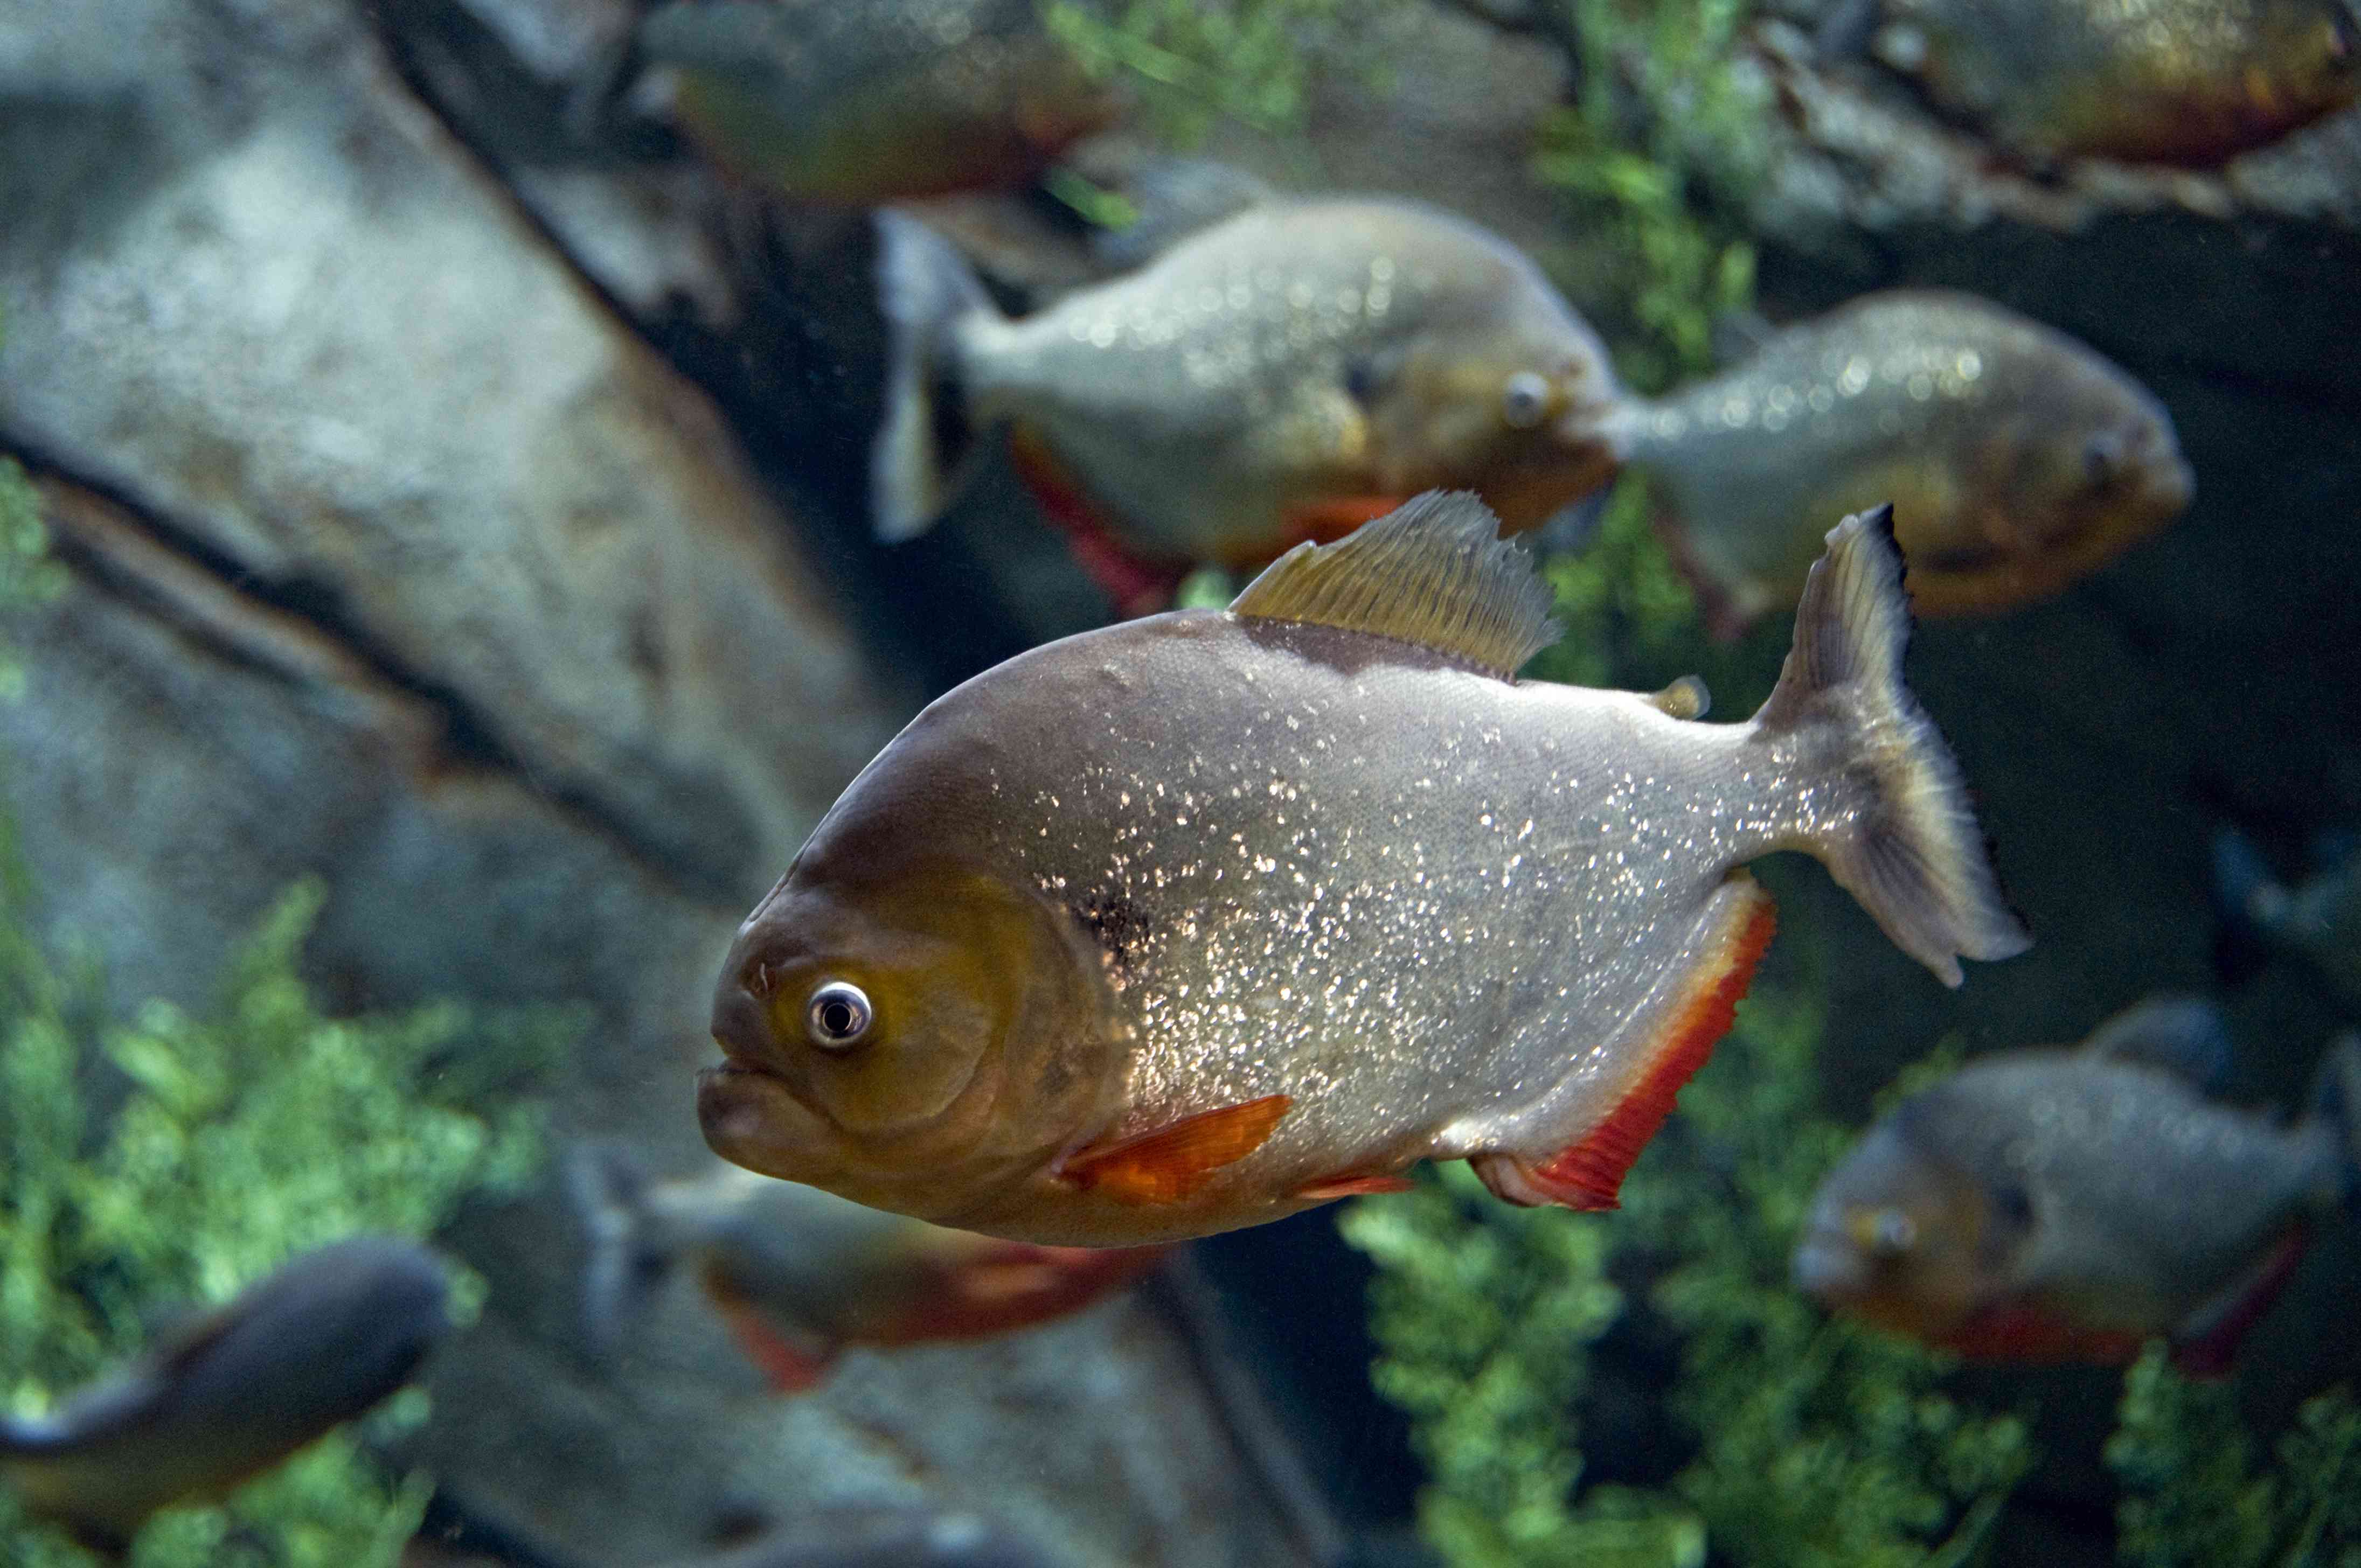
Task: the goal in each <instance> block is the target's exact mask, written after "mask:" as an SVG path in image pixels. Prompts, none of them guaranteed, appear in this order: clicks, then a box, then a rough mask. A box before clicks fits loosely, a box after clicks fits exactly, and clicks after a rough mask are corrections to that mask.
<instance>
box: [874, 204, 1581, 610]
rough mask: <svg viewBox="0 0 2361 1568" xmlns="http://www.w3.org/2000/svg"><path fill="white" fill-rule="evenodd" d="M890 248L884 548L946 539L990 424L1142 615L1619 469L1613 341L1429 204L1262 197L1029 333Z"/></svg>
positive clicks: (1523, 517) (1566, 496) (906, 252)
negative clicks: (1293, 554) (1437, 503)
mask: <svg viewBox="0 0 2361 1568" xmlns="http://www.w3.org/2000/svg"><path fill="white" fill-rule="evenodd" d="M878 236H879V244H880V253H879V259H878V272H879V280H880V292H881V298H882V300H883V302H884V313H885V318H886V323H887V326H888V329H889V334H890V339H891V341H890V345H889V357H888V367H887V386H886V406H885V418H884V425H883V427H882V429H881V432H880V433H879V436H878V440H877V444H876V447H875V450H874V453H873V458H872V467H871V495H872V499H873V510H874V512H875V517H876V527H877V532H878V535H879V536H880V537H881V538H884V539H886V540H902V539H907V538H910V537H912V536H914V535H916V534H917V533H919V532H922V531H924V530H925V529H926V528H927V527H928V525H929V524H931V523H932V522H933V521H934V520H935V518H936V517H937V516H938V515H939V513H940V512H941V511H942V510H943V509H944V508H945V507H946V506H947V505H949V504H950V500H951V499H952V498H953V496H954V495H955V493H956V491H957V489H958V488H959V478H960V477H961V474H962V472H963V470H964V468H965V464H964V463H963V461H962V459H963V458H964V456H965V455H967V454H969V453H970V452H972V451H973V450H974V449H975V441H974V437H975V436H976V435H977V434H978V433H981V432H983V431H985V430H986V429H988V428H990V427H994V426H996V425H1002V424H1005V425H1006V426H1008V428H1009V430H1010V433H1011V451H1012V454H1013V455H1015V456H1016V462H1017V466H1018V468H1019V470H1020V472H1022V473H1023V474H1024V475H1025V477H1026V478H1027V482H1028V483H1029V484H1030V485H1031V487H1032V488H1033V489H1034V491H1035V493H1036V494H1037V495H1038V497H1039V498H1040V499H1041V500H1042V502H1043V505H1044V510H1046V511H1048V512H1049V515H1050V517H1051V519H1052V521H1057V522H1059V523H1060V524H1062V525H1063V526H1065V527H1066V528H1068V529H1069V531H1070V532H1072V533H1073V534H1074V536H1075V543H1076V553H1077V554H1078V555H1079V556H1081V557H1082V560H1083V564H1084V565H1086V566H1088V567H1089V568H1090V569H1091V570H1092V572H1093V576H1096V577H1098V579H1099V580H1100V582H1101V583H1102V585H1103V586H1104V587H1107V588H1108V589H1109V590H1110V592H1112V593H1113V594H1114V596H1115V599H1116V602H1117V603H1118V604H1120V605H1123V606H1124V607H1125V608H1126V609H1132V608H1136V607H1137V606H1139V605H1142V604H1149V603H1161V602H1169V596H1170V587H1171V585H1172V584H1174V583H1176V582H1178V580H1179V578H1180V576H1181V575H1182V574H1183V573H1184V572H1185V571H1186V570H1187V569H1188V568H1189V567H1190V566H1192V565H1224V566H1233V567H1241V566H1258V565H1263V564H1264V563H1266V562H1268V561H1269V560H1270V559H1271V558H1272V557H1274V556H1276V555H1278V554H1279V553H1280V552H1281V551H1284V550H1286V549H1287V548H1289V547H1290V546H1291V545H1293V544H1296V543H1301V542H1303V541H1307V540H1312V541H1318V540H1328V539H1334V538H1336V537H1338V536H1340V535H1342V534H1344V533H1347V532H1351V531H1352V530H1353V529H1354V528H1356V527H1357V526H1359V525H1360V524H1361V523H1363V522H1366V521H1368V520H1369V519H1371V518H1373V517H1377V516H1379V515H1381V514H1382V513H1384V512H1387V511H1389V510H1392V509H1393V508H1394V507H1396V506H1398V505H1400V503H1401V502H1402V501H1404V500H1406V499H1409V498H1410V497H1411V495H1413V494H1415V493H1417V492H1419V491H1422V490H1425V489H1428V488H1433V487H1437V486H1456V487H1462V488H1473V489H1476V490H1478V491H1480V492H1481V493H1482V494H1483V496H1484V498H1485V499H1486V500H1488V502H1489V503H1490V504H1491V505H1492V506H1493V508H1494V509H1495V510H1498V511H1499V513H1500V514H1501V516H1502V517H1504V518H1505V519H1506V520H1507V521H1508V523H1509V525H1510V527H1512V528H1527V527H1531V526H1533V525H1535V524H1538V523H1540V522H1542V521H1544V520H1545V519H1547V518H1548V517H1549V516H1550V515H1551V514H1552V513H1553V512H1554V511H1556V510H1558V509H1559V508H1560V507H1562V506H1564V505H1565V504H1566V503H1567V502H1569V501H1572V500H1575V499H1578V498H1580V497H1582V496H1584V495H1587V493H1589V492H1590V491H1592V490H1594V489H1596V488H1598V487H1599V486H1600V485H1601V484H1603V483H1604V482H1605V481H1606V479H1607V478H1608V477H1609V475H1610V474H1611V472H1612V467H1613V454H1612V452H1611V451H1610V449H1609V444H1608V443H1607V441H1606V439H1605V437H1604V433H1603V431H1602V429H1601V426H1602V422H1603V421H1604V417H1605V415H1606V414H1607V412H1608V411H1609V409H1610V408H1612V407H1613V406H1614V405H1615V403H1616V402H1617V401H1618V400H1619V398H1620V392H1619V390H1618V388H1617V385H1616V381H1615V377H1614V372H1613V371H1612V369H1611V368H1610V367H1609V363H1608V357H1607V351H1606V348H1605V346H1604V345H1602V344H1601V343H1600V341H1599V339H1598V334H1596V333H1594V332H1593V331H1591V329H1590V327H1589V326H1588V325H1587V323H1584V321H1583V320H1582V318H1581V317H1579V316H1577V315H1576V313H1574V311H1573V309H1572V308H1571V307H1570V306H1568V305H1567V304H1566V302H1565V301H1564V300H1562V299H1560V298H1559V297H1558V295H1557V292H1556V291H1554V290H1553V289H1552V288H1551V287H1550V286H1549V284H1548V282H1547V281H1546V280H1544V279H1543V277H1542V275H1541V272H1540V269H1537V268H1536V267H1534V266H1533V264H1532V262H1531V261H1530V260H1528V259H1527V258H1525V257H1524V256H1523V254H1522V253H1521V252H1519V251H1518V250H1517V249H1516V248H1515V247H1511V246H1510V245H1509V244H1508V243H1507V242H1506V241H1504V240H1502V239H1500V238H1499V237H1498V236H1494V235H1492V234H1490V233H1488V232H1487V231H1485V230H1483V229H1480V228H1477V226H1476V225H1473V224H1469V223H1466V222H1464V221H1462V220H1460V219H1458V218H1455V217H1452V216H1450V215H1448V214H1444V213H1441V212H1437V211H1435V210H1434V209H1433V208H1429V207H1424V206H1421V205H1418V204H1416V203H1410V202H1400V201H1379V200H1331V201H1292V202H1276V203H1268V204H1263V205H1257V206H1252V207H1248V208H1247V209H1246V210H1245V211H1243V212H1241V213H1239V214H1236V215H1235V216H1233V217H1230V218H1228V219H1226V220H1224V221H1223V222H1221V223H1217V224H1214V225H1212V226H1211V227H1208V228H1204V229H1201V230H1199V231H1198V232H1196V233H1195V234H1193V235H1191V236H1188V237H1187V238H1185V239H1182V240H1180V242H1179V243H1178V244H1175V245H1174V246H1173V247H1171V248H1170V250H1167V251H1165V252H1164V253H1163V254H1162V255H1160V256H1159V257H1158V258H1156V259H1155V260H1154V261H1153V262H1151V263H1150V264H1149V265H1148V266H1147V267H1145V268H1144V269H1141V270H1140V271H1138V272H1136V273H1132V274H1130V275H1128V276H1126V277H1124V278H1120V279H1115V280H1111V281H1108V282H1106V283H1103V284H1100V285H1098V286H1097V287H1095V288H1091V289H1083V290H1079V291H1075V292H1073V293H1071V294H1068V295H1067V296H1065V297H1064V298H1063V299H1061V300H1060V301H1059V302H1057V303H1056V304H1055V305H1053V306H1051V307H1049V309H1047V310H1044V311H1040V312H1038V313H1034V314H1032V315H1029V316H1026V317H1024V318H1022V319H1020V320H1015V321H1012V320H1010V319H1008V318H1006V317H1005V316H1003V315H1002V314H1001V313H999V312H998V311H997V310H996V309H994V307H993V305H992V304H991V302H989V301H988V300H987V299H986V298H985V296H984V293H983V289H982V287H981V286H980V285H979V284H978V283H977V281H976V280H975V277H974V275H973V274H972V272H970V271H969V270H968V269H967V267H966V264H965V263H964V262H963V261H961V258H960V257H959V256H958V254H957V253H956V252H954V251H953V250H952V249H951V248H950V246H949V245H947V244H946V243H944V242H943V241H942V239H941V238H940V237H939V236H937V235H935V234H933V233H932V232H931V231H929V230H928V229H927V228H926V227H925V226H924V225H920V224H918V223H917V222H915V221H913V220H911V219H909V218H906V217H904V216H902V215H900V214H881V215H880V216H879V218H878Z"/></svg>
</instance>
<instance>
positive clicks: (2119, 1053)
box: [1795, 998, 2361, 1376]
mask: <svg viewBox="0 0 2361 1568" xmlns="http://www.w3.org/2000/svg"><path fill="white" fill-rule="evenodd" d="M2222 1038H2223V1036H2222V1030H2221V1024H2220V1021H2219V1019H2218V1018H2217V1017H2216V1016H2215V1015H2214V1014H2213V1010H2212V1009H2211V1008H2210V1007H2208V1006H2206V1005H2205V1004H2204V1003H2200V1002H2195V1001H2192V1000H2189V999H2182V998H2159V999H2156V1000H2151V1001H2149V1002H2147V1003H2142V1004H2140V1005H2139V1006H2136V1007H2134V1008H2132V1009H2131V1010H2129V1011H2128V1012H2125V1013H2124V1014H2119V1015H2118V1016H2117V1017H2115V1018H2114V1019H2113V1020H2112V1021H2110V1022H2109V1023H2108V1024H2106V1025H2103V1027H2101V1028H2100V1029H2099V1030H2098V1032H2097V1033H2095V1034H2094V1035H2092V1036H2091V1038H2090V1039H2089V1040H2088V1041H2086V1042H2085V1043H2084V1044H2083V1045H2082V1046H2081V1047H2079V1048H2074V1049H2038V1048H2037V1049H2025V1050H2014V1051H2003V1052H2000V1053H1997V1054H1995V1055H1993V1056H1990V1057H1986V1058H1982V1059H1980V1060H1977V1061H1974V1062H1971V1063H1970V1064H1969V1065H1968V1066H1967V1067H1965V1068H1962V1069H1960V1071H1958V1072H1956V1073H1954V1074H1952V1075H1951V1076H1950V1077H1949V1078H1947V1079H1944V1080H1942V1081H1940V1082H1939V1083H1938V1084H1936V1085H1935V1086H1934V1087H1933V1088H1931V1089H1927V1090H1925V1091H1921V1092H1920V1093H1917V1094H1915V1095H1912V1096H1911V1097H1910V1098H1909V1099H1907V1100H1905V1101H1904V1102H1902V1104H1901V1105H1900V1106H1898V1107H1897V1108H1896V1109H1895V1110H1894V1112H1893V1113H1892V1114H1890V1115H1888V1116H1887V1117H1886V1118H1885V1119H1884V1120H1883V1122H1881V1123H1879V1124H1877V1126H1875V1127H1874V1128H1872V1130H1871V1132H1870V1134H1869V1135H1868V1136H1867V1137H1865V1138H1864V1139H1862V1141H1861V1144H1860V1145H1859V1146H1857V1147H1856V1148H1855V1149H1854V1150H1853V1152H1852V1153H1851V1154H1850V1156H1848V1157H1846V1158H1845V1160H1844V1162H1843V1163H1842V1164H1841V1165H1839V1166H1838V1168H1836V1170H1835V1171H1834V1172H1833V1173H1831V1174H1830V1175H1829V1177H1828V1179H1827V1181H1826V1182H1825V1183H1823V1184H1822V1186H1821V1188H1820V1190H1819V1193H1818V1196H1817V1198H1816V1199H1815V1200H1814V1201H1813V1207H1812V1212H1811V1217H1810V1220H1809V1221H1808V1222H1807V1225H1806V1233H1805V1235H1804V1239H1803V1242H1802V1244H1801V1245H1799V1246H1798V1247H1797V1249H1796V1252H1795V1282H1796V1284H1797V1285H1798V1286H1799V1287H1801V1288H1803V1289H1804V1290H1806V1292H1808V1293H1809V1294H1811V1295H1813V1296H1816V1297H1817V1298H1819V1299H1821V1300H1822V1301H1824V1302H1826V1303H1827V1304H1828V1305H1829V1306H1831V1307H1835V1308H1839V1309H1841V1310H1846V1311H1850V1312H1854V1313H1857V1314H1859V1315H1860V1316H1861V1317H1862V1318H1864V1319H1867V1320H1868V1321H1871V1322H1872V1323H1875V1324H1877V1325H1878V1326H1880V1327H1882V1328H1885V1329H1888V1330H1891V1331H1893V1332H1898V1333H1903V1334H1907V1335H1909V1336H1911V1337H1913V1338H1916V1339H1920V1340H1924V1341H1926V1342H1927V1343H1930V1344H1935V1345H1939V1346H1942V1347H1944V1348H1946V1349H1949V1350H1953V1351H1957V1352H1959V1353H1960V1354H1965V1355H1969V1356H1971V1357H1976V1358H1979V1359H1986V1360H2004V1361H2028V1362H2038V1361H2083V1362H2097V1363H2103V1364H2113V1363H2119V1362H2128V1361H2130V1360H2132V1359H2134V1358H2135V1357H2136V1356H2137V1355H2138V1354H2139V1352H2140V1347H2141V1346H2142V1344H2144V1343H2146V1342H2147V1340H2149V1339H2151V1338H2155V1337H2158V1336H2164V1337H2166V1338H2168V1339H2169V1341H2170V1342H2171V1346H2172V1356H2173V1360H2174V1362H2175V1364H2176V1365H2179V1366H2180V1368H2181V1369H2182V1370H2183V1371H2185V1372H2189V1373H2191V1374H2192V1375H2197V1376H2220V1375H2223V1374H2225V1373H2226V1372H2227V1371H2228V1370H2229V1367H2230V1361H2231V1357H2232V1355H2233V1354H2235V1351H2236V1349H2237V1346H2238V1342H2239V1341H2240V1339H2241V1338H2242V1337H2244V1335H2245V1333H2246V1331H2247V1330H2248V1329H2249V1328H2251V1327H2252V1326H2253V1325H2254V1323H2255V1322H2256V1321H2257V1320H2258V1319H2260V1318H2261V1316H2262V1315H2263V1313H2264V1312H2265V1311H2266V1310H2268V1308H2269V1307H2270V1305H2271V1302H2272V1300H2273V1299H2275V1298H2276V1297H2277V1295H2278V1293H2279V1289H2280V1288H2281V1287H2282V1286H2283V1285H2285V1283H2286V1282H2287V1278H2288V1276H2289V1274H2290V1272H2291V1271H2292V1269H2293V1267H2294V1265H2295V1262H2296V1260H2297V1258H2298V1256H2299V1255H2301V1251H2302V1247H2303V1245H2304V1241H2305V1237H2306V1234H2307V1232H2308V1230H2309V1228H2310V1227H2311V1226H2312V1224H2313V1223H2317V1222H2318V1221H2319V1220H2320V1219H2321V1218H2322V1217H2323V1215H2325V1214H2328V1213H2330V1212H2334V1211H2335V1210H2336V1209H2337V1207H2338V1206H2339V1205H2340V1204H2346V1205H2349V1204H2350V1203H2352V1201H2354V1197H2355V1190H2356V1168H2355V1157H2356V1134H2357V1133H2361V1039H2354V1038H2348V1039H2346V1040H2345V1041H2344V1042H2343V1043H2341V1044H2339V1045H2337V1046H2335V1047H2333V1048H2332V1049H2331V1050H2330V1052H2329V1054H2328V1057H2327V1058H2326V1060H2325V1062H2324V1063H2323V1066H2322V1068H2321V1071H2320V1080H2319V1089H2318V1091H2317V1092H2316V1094H2315V1097H2314V1100H2315V1108H2314V1110H2313V1112H2312V1114H2311V1116H2310V1117H2308V1118H2307V1119H2306V1120H2304V1121H2303V1122H2301V1123H2300V1124H2296V1125H2294V1126H2285V1125H2282V1124H2279V1123H2278V1122H2276V1121H2274V1120H2273V1119H2271V1118H2268V1117H2266V1116H2263V1115H2260V1114H2257V1113H2253V1112H2247V1111H2240V1110H2235V1109H2233V1108H2231V1107H2229V1106H2226V1105H2223V1104H2221V1103H2219V1102H2215V1101H2213V1100H2211V1099H2209V1098H2207V1094H2206V1090H2207V1088H2208V1087H2209V1086H2210V1084H2211V1083H2212V1082H2213V1081H2214V1080H2217V1079H2218V1077H2219V1071H2218V1064H2219V1062H2220V1061H2221V1060H2222V1058H2224V1054H2225V1047H2224V1045H2223V1044H2222V1043H2221V1042H2222Z"/></svg>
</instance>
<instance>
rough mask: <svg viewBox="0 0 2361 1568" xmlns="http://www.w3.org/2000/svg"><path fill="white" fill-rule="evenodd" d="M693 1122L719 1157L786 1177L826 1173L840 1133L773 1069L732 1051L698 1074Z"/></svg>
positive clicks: (832, 1164)
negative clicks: (717, 1063)
mask: <svg viewBox="0 0 2361 1568" xmlns="http://www.w3.org/2000/svg"><path fill="white" fill-rule="evenodd" d="M723 1050H724V1052H725V1053H727V1052H728V1050H729V1047H727V1046H724V1047H723ZM697 1126H698V1127H699V1128H701V1129H702V1130H703V1131H704V1133H705V1143H706V1146H707V1147H708V1148H710V1149H711V1150H712V1151H713V1152H714V1153H715V1154H718V1155H719V1156H720V1157H722V1158H723V1159H726V1160H728V1161H729V1162H730V1164H732V1165H738V1166H743V1167H744V1168H747V1169H748V1170H751V1171H753V1172H755V1173H757V1174H758V1175H762V1176H775V1177H777V1178H779V1179H782V1180H785V1181H812V1180H815V1179H818V1178H820V1177H822V1176H825V1175H827V1174H828V1173H829V1171H830V1170H831V1169H833V1168H835V1167H836V1164H837V1162H836V1161H835V1160H833V1159H831V1158H829V1151H830V1150H831V1149H832V1148H833V1147H834V1146H835V1145H836V1144H837V1143H838V1142H840V1139H841V1136H842V1135H841V1134H840V1133H839V1132H838V1131H837V1129H836V1128H835V1127H834V1126H832V1125H830V1124H829V1121H828V1119H827V1118H826V1117H824V1116H822V1115H820V1114H819V1113H818V1112H816V1111H814V1110H813V1109H812V1108H811V1107H810V1106H808V1105H807V1104H805V1103H804V1102H803V1100H802V1099H801V1098H800V1097H798V1096H797V1095H796V1091H794V1090H793V1089H791V1088H789V1087H788V1085H787V1083H786V1081H785V1080H784V1079H782V1078H781V1077H780V1076H779V1075H778V1074H777V1073H775V1072H774V1071H772V1070H771V1069H768V1068H765V1067H763V1066H761V1065H760V1064H758V1063H752V1062H747V1061H744V1060H741V1059H740V1058H737V1057H735V1056H731V1057H730V1059H728V1060H726V1061H724V1062H722V1063H721V1064H720V1065H719V1067H708V1068H706V1069H703V1070H702V1071H700V1072H699V1073H698V1074H697Z"/></svg>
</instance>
